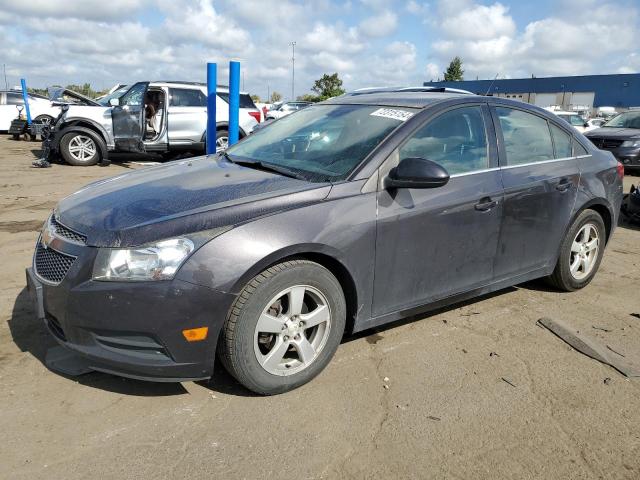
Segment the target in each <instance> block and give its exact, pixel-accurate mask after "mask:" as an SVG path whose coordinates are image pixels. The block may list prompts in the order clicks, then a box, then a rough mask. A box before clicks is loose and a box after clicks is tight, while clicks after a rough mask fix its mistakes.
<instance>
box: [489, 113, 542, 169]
mask: <svg viewBox="0 0 640 480" xmlns="http://www.w3.org/2000/svg"><path fill="white" fill-rule="evenodd" d="M496 112H497V114H498V118H499V119H500V127H501V128H502V135H503V137H504V149H505V152H506V154H507V165H521V164H523V163H531V162H542V161H544V160H551V159H553V145H552V144H551V135H550V134H549V126H548V125H547V121H546V120H545V119H543V118H541V117H538V116H537V115H532V114H530V113H526V112H523V111H522V110H515V109H512V108H504V107H496Z"/></svg>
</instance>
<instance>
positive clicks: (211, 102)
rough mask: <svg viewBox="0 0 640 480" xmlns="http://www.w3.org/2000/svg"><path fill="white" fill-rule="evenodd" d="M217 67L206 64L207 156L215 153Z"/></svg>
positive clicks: (212, 64)
mask: <svg viewBox="0 0 640 480" xmlns="http://www.w3.org/2000/svg"><path fill="white" fill-rule="evenodd" d="M217 77H218V67H217V65H216V64H215V63H207V155H209V154H211V153H216V98H217V94H216V85H217V83H218V78H217Z"/></svg>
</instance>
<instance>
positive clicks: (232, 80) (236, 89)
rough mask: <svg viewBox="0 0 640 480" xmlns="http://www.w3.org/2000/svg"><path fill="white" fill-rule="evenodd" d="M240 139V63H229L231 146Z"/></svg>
mask: <svg viewBox="0 0 640 480" xmlns="http://www.w3.org/2000/svg"><path fill="white" fill-rule="evenodd" d="M239 139H240V62H229V145H233V144H234V143H238V140H239Z"/></svg>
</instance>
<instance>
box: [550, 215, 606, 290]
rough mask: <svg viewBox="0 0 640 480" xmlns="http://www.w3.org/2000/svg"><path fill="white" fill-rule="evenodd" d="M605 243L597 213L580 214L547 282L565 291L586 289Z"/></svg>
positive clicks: (603, 229) (593, 274)
mask: <svg viewBox="0 0 640 480" xmlns="http://www.w3.org/2000/svg"><path fill="white" fill-rule="evenodd" d="M605 242H606V229H605V226H604V222H603V221H602V217H601V216H600V214H598V212H595V211H594V210H585V211H583V212H582V213H581V214H580V215H578V218H576V219H575V220H574V222H573V224H572V225H571V228H569V231H568V232H567V234H566V236H565V238H564V240H563V242H562V246H561V248H560V257H559V258H558V263H557V264H556V268H555V270H554V271H553V274H552V275H551V276H550V277H549V278H548V280H549V282H550V283H551V284H552V285H553V286H555V287H556V288H559V289H560V290H565V291H567V292H572V291H574V290H579V289H581V288H583V287H586V286H587V285H588V284H589V282H591V280H593V277H594V276H595V274H596V272H597V271H598V267H599V266H600V262H601V261H602V255H603V254H604V247H605Z"/></svg>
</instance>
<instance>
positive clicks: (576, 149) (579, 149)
mask: <svg viewBox="0 0 640 480" xmlns="http://www.w3.org/2000/svg"><path fill="white" fill-rule="evenodd" d="M573 154H574V155H575V156H576V157H578V156H580V155H589V152H587V149H586V148H584V147H583V146H582V145H580V144H579V143H578V142H577V141H575V140H574V141H573Z"/></svg>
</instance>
